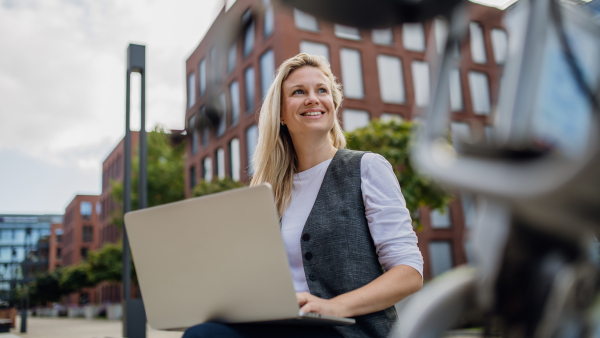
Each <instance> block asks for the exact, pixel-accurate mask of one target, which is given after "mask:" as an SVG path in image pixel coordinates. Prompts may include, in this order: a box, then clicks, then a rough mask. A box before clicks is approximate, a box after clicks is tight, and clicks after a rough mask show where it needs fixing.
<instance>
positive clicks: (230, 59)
mask: <svg viewBox="0 0 600 338" xmlns="http://www.w3.org/2000/svg"><path fill="white" fill-rule="evenodd" d="M236 59H237V44H236V43H235V42H234V43H233V45H231V47H229V51H228V52H227V74H230V73H231V72H232V71H233V69H234V68H235V61H236Z"/></svg>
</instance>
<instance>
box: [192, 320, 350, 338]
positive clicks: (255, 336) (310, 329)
mask: <svg viewBox="0 0 600 338" xmlns="http://www.w3.org/2000/svg"><path fill="white" fill-rule="evenodd" d="M208 337H211V338H212V337H218V338H280V337H289V338H301V337H310V338H342V336H341V335H340V334H339V333H337V332H336V331H335V330H334V329H332V328H330V327H326V326H293V325H266V324H222V323H204V324H200V325H196V326H192V327H190V328H189V329H187V330H186V331H185V333H184V334H183V337H182V338H208Z"/></svg>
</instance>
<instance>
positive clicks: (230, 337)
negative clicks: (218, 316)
mask: <svg viewBox="0 0 600 338" xmlns="http://www.w3.org/2000/svg"><path fill="white" fill-rule="evenodd" d="M212 337H219V338H221V337H223V338H242V336H241V335H240V334H239V333H238V332H236V331H235V330H234V329H232V328H230V327H229V326H227V325H225V324H221V323H204V324H200V325H196V326H192V327H190V328H189V329H187V330H186V331H185V333H184V334H183V337H181V338H212Z"/></svg>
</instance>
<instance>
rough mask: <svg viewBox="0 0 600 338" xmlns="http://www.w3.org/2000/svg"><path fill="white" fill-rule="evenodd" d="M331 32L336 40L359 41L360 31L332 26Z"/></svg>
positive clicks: (342, 26) (341, 26)
mask: <svg viewBox="0 0 600 338" xmlns="http://www.w3.org/2000/svg"><path fill="white" fill-rule="evenodd" d="M333 30H334V34H335V36H337V37H338V38H343V39H349V40H360V31H359V30H358V28H355V27H349V26H344V25H338V24H334V25H333Z"/></svg>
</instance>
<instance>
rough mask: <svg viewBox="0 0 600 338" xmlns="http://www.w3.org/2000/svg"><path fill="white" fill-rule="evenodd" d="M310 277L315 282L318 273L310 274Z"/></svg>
mask: <svg viewBox="0 0 600 338" xmlns="http://www.w3.org/2000/svg"><path fill="white" fill-rule="evenodd" d="M308 279H310V280H311V281H313V282H314V281H315V280H317V274H315V273H314V272H313V273H311V274H309V275H308Z"/></svg>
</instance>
